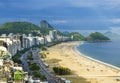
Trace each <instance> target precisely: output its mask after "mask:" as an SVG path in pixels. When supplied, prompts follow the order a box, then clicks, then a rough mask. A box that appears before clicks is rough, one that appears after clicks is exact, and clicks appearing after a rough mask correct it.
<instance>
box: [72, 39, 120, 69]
mask: <svg viewBox="0 0 120 83" xmlns="http://www.w3.org/2000/svg"><path fill="white" fill-rule="evenodd" d="M82 44H84V42H83V41H82V43H80V44H76V45H75V46H74V48H73V50H75V51H76V53H78V54H79V55H80V56H82V57H85V58H87V59H89V60H91V61H95V62H96V63H98V64H102V65H105V66H108V67H110V68H113V69H115V70H117V71H120V68H119V67H117V66H114V65H112V64H109V63H105V62H103V61H100V60H98V59H94V58H92V57H89V56H87V55H85V54H83V53H81V52H80V51H79V50H78V48H77V47H78V46H80V45H82Z"/></svg>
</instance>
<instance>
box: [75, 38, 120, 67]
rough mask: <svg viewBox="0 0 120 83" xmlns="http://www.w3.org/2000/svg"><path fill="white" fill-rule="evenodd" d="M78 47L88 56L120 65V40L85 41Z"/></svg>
mask: <svg viewBox="0 0 120 83" xmlns="http://www.w3.org/2000/svg"><path fill="white" fill-rule="evenodd" d="M77 49H78V50H79V51H80V52H81V53H82V54H85V55H86V56H89V57H91V58H94V59H97V60H100V61H102V62H105V63H108V64H111V65H114V66H117V67H120V40H117V41H112V42H107V43H105V42H102V43H89V42H84V44H81V45H80V46H78V47H77Z"/></svg>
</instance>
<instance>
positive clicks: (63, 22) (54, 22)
mask: <svg viewBox="0 0 120 83" xmlns="http://www.w3.org/2000/svg"><path fill="white" fill-rule="evenodd" d="M51 23H52V24H67V23H68V21H67V20H52V21H51Z"/></svg>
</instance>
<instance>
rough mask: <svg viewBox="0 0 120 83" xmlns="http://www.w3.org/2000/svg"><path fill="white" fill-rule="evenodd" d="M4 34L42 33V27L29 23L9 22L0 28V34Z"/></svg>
mask: <svg viewBox="0 0 120 83" xmlns="http://www.w3.org/2000/svg"><path fill="white" fill-rule="evenodd" d="M2 33H6V34H9V33H15V34H16V33H25V34H29V33H33V34H38V33H40V27H38V26H37V25H35V24H32V23H29V22H7V23H4V24H3V25H2V26H0V34H2Z"/></svg>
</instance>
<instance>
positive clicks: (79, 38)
mask: <svg viewBox="0 0 120 83" xmlns="http://www.w3.org/2000/svg"><path fill="white" fill-rule="evenodd" d="M66 36H73V39H74V40H75V41H79V40H85V37H84V36H83V35H81V34H80V33H78V32H72V33H68V34H67V35H66Z"/></svg>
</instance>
